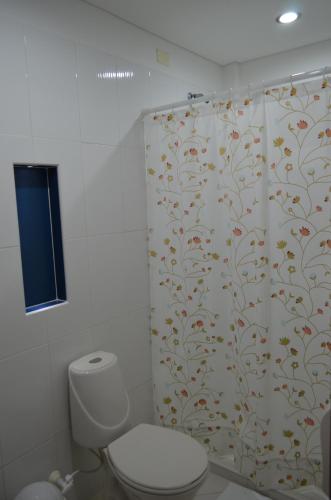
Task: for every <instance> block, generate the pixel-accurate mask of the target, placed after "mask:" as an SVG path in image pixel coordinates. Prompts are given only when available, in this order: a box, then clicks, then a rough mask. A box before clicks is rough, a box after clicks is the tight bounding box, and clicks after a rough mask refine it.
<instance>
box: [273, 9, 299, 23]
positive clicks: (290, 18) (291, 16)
mask: <svg viewBox="0 0 331 500" xmlns="http://www.w3.org/2000/svg"><path fill="white" fill-rule="evenodd" d="M300 15H301V14H300V13H299V12H284V14H281V15H280V16H278V17H277V19H276V21H277V23H280V24H290V23H294V22H295V21H297V20H298V19H299V17H300Z"/></svg>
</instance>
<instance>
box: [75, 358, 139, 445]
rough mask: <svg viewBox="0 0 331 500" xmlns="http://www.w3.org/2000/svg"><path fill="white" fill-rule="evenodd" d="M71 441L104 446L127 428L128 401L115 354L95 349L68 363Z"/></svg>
mask: <svg viewBox="0 0 331 500" xmlns="http://www.w3.org/2000/svg"><path fill="white" fill-rule="evenodd" d="M69 392H70V415H71V423H72V434H73V438H74V440H75V441H76V442H77V443H78V444H79V445H81V446H83V447H86V448H103V447H105V446H107V445H108V444H109V443H110V442H111V441H113V440H114V439H116V438H118V437H119V436H121V435H122V434H123V433H124V432H126V430H127V429H128V427H129V416H130V402H129V398H128V394H127V391H126V389H125V386H124V383H123V379H122V374H121V370H120V367H119V363H118V359H117V356H116V355H115V354H112V353H109V352H104V351H97V352H92V353H91V354H88V355H87V356H83V357H82V358H80V359H77V360H76V361H73V362H72V363H71V364H70V365H69Z"/></svg>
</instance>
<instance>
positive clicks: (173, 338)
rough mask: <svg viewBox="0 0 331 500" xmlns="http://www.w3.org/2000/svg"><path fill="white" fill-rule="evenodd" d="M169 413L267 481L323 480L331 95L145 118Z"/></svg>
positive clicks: (169, 421) (156, 350) (287, 91)
mask: <svg viewBox="0 0 331 500" xmlns="http://www.w3.org/2000/svg"><path fill="white" fill-rule="evenodd" d="M145 142H146V162H147V185H148V215H149V263H150V276H151V278H150V279H151V301H152V328H151V334H152V351H153V376H154V394H155V411H156V414H157V420H158V421H159V422H160V424H161V425H165V426H168V427H173V428H175V429H178V430H181V431H183V432H185V433H189V434H190V435H192V436H193V437H195V438H196V439H198V440H199V441H200V442H201V443H202V444H204V446H206V448H207V449H208V451H209V453H211V454H214V455H219V456H221V455H233V456H234V459H235V462H236V466H237V468H238V469H239V470H240V471H241V472H242V473H244V474H245V475H246V476H247V477H249V478H250V479H252V480H253V481H254V482H255V484H256V485H257V486H258V487H262V488H271V487H273V488H294V487H298V486H302V485H306V484H316V485H320V484H321V475H322V464H321V444H320V434H319V426H320V422H321V419H322V417H323V415H324V414H325V413H326V412H327V411H328V409H329V408H330V388H331V358H330V355H331V337H330V318H331V315H330V311H331V222H330V216H331V209H330V206H331V91H330V82H329V81H328V80H326V79H323V80H322V81H321V80H319V81H311V82H308V83H305V84H300V85H295V86H294V85H287V86H284V87H280V88H275V89H270V90H267V91H265V92H262V93H261V94H260V95H257V96H254V97H253V98H252V97H250V96H248V97H246V98H242V99H240V100H236V101H235V102H232V101H231V100H225V101H224V102H210V103H207V104H203V105H199V106H197V107H194V108H186V109H185V110H182V111H179V112H176V113H175V112H171V113H168V114H160V115H154V116H152V115H151V116H149V117H148V118H147V119H146V123H145Z"/></svg>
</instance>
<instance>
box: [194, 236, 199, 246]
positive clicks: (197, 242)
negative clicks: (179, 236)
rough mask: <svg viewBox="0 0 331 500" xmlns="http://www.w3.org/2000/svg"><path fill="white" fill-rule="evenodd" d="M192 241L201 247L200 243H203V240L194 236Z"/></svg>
mask: <svg viewBox="0 0 331 500" xmlns="http://www.w3.org/2000/svg"><path fill="white" fill-rule="evenodd" d="M192 239H193V242H194V243H195V244H196V245H199V243H201V239H200V238H199V236H193V238H192Z"/></svg>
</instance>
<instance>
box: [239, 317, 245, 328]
mask: <svg viewBox="0 0 331 500" xmlns="http://www.w3.org/2000/svg"><path fill="white" fill-rule="evenodd" d="M238 325H239V326H240V327H241V328H243V327H244V326H245V323H244V322H243V320H242V319H240V318H239V319H238Z"/></svg>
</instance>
